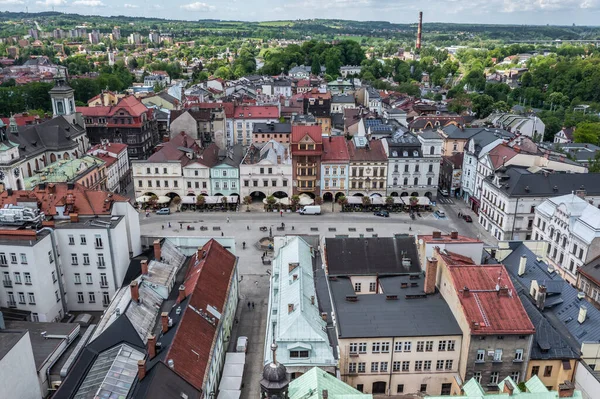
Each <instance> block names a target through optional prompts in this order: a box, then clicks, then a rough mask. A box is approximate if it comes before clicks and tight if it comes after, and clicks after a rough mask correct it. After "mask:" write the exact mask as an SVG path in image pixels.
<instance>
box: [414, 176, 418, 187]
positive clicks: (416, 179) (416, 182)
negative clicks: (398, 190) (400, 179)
mask: <svg viewBox="0 0 600 399" xmlns="http://www.w3.org/2000/svg"><path fill="white" fill-rule="evenodd" d="M414 185H415V186H418V185H419V178H418V177H415V184H414Z"/></svg>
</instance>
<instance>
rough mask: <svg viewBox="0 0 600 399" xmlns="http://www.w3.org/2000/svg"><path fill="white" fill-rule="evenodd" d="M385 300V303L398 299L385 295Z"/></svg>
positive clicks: (396, 296) (394, 296)
mask: <svg viewBox="0 0 600 399" xmlns="http://www.w3.org/2000/svg"><path fill="white" fill-rule="evenodd" d="M385 299H386V300H387V301H392V300H397V299H398V295H386V296H385Z"/></svg>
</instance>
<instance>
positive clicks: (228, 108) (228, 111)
mask: <svg viewBox="0 0 600 399" xmlns="http://www.w3.org/2000/svg"><path fill="white" fill-rule="evenodd" d="M193 107H195V108H223V109H224V110H225V116H227V117H228V118H233V115H234V110H235V104H233V103H190V104H187V105H186V108H193Z"/></svg>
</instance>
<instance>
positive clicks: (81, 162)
mask: <svg viewBox="0 0 600 399" xmlns="http://www.w3.org/2000/svg"><path fill="white" fill-rule="evenodd" d="M103 163H105V162H104V161H103V160H101V159H99V158H96V157H94V156H91V155H86V156H84V157H81V158H79V159H67V160H65V159H63V160H59V161H56V162H54V163H52V164H50V165H48V166H46V167H45V168H43V169H41V170H40V171H39V172H38V173H36V174H34V175H33V176H31V177H27V178H25V188H26V189H30V188H32V187H34V186H35V185H37V184H38V183H66V182H73V181H75V180H77V178H78V177H79V176H81V175H83V174H85V173H86V172H88V171H89V170H90V169H92V168H93V167H96V166H100V165H102V164H103Z"/></svg>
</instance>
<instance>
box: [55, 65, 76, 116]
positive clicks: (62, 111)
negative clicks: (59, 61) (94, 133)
mask: <svg viewBox="0 0 600 399" xmlns="http://www.w3.org/2000/svg"><path fill="white" fill-rule="evenodd" d="M50 99H51V100H52V113H53V117H54V118H56V117H57V116H63V117H64V118H65V119H66V120H67V121H69V123H71V124H75V90H73V88H72V87H71V86H69V84H68V83H67V72H66V69H64V68H60V69H59V70H58V72H57V73H56V76H55V77H54V87H53V88H52V89H50Z"/></svg>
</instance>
